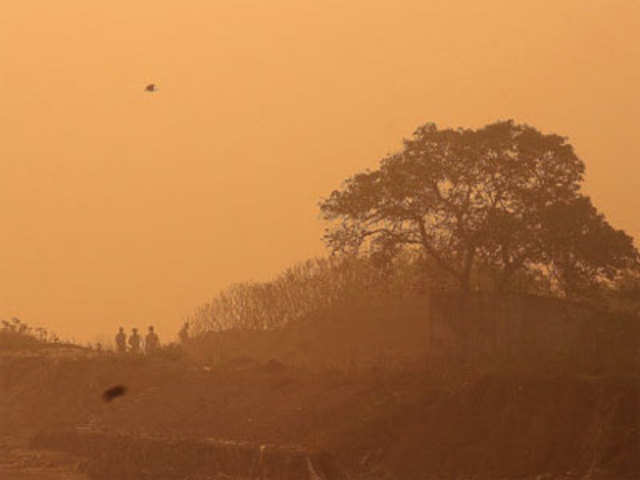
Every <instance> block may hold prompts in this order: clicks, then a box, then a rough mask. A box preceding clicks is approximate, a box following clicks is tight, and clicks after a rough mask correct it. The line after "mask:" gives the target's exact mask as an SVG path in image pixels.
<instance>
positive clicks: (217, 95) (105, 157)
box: [0, 0, 640, 341]
mask: <svg viewBox="0 0 640 480" xmlns="http://www.w3.org/2000/svg"><path fill="white" fill-rule="evenodd" d="M151 82H155V83H157V85H158V89H159V90H158V91H157V92H155V93H151V94H150V93H147V92H144V87H145V85H146V84H147V83H151ZM639 87H640V2H636V1H633V0H599V1H589V0H562V1H561V0H557V1H553V2H541V1H539V0H536V1H518V2H513V1H495V0H487V1H472V0H469V1H466V2H455V1H439V0H438V1H435V0H415V1H414V0H395V1H381V0H367V1H362V0H352V1H342V2H339V1H336V0H322V1H320V0H272V1H269V2H265V1H263V0H250V1H249V0H242V1H212V0H199V1H198V0H184V1H181V2H175V1H167V0H154V1H147V0H137V1H133V2H132V1H130V0H126V1H125V0H111V1H109V2H87V1H86V0H82V1H81V0H65V1H62V2H52V1H50V0H24V1H19V2H18V1H14V2H7V3H6V4H5V5H3V7H2V13H1V14H0V221H1V222H2V223H1V225H0V318H7V317H10V316H12V315H17V316H20V317H21V318H23V319H24V320H25V321H26V322H28V323H31V324H34V325H43V326H46V327H49V328H50V329H53V330H55V331H56V332H58V333H59V334H60V335H61V336H63V337H66V338H72V337H75V338H77V339H78V340H82V341H87V340H94V339H95V337H96V335H98V334H107V335H109V336H111V335H112V333H115V331H116V329H117V327H118V326H120V325H122V326H124V327H126V328H127V330H128V329H129V328H131V327H133V326H137V327H138V328H146V326H147V325H149V324H154V325H156V329H157V330H158V331H159V333H160V336H161V339H162V340H168V339H171V337H173V336H174V335H175V332H176V330H177V328H178V327H179V324H180V323H181V320H182V319H183V317H184V316H185V315H186V314H188V313H189V312H190V311H191V310H192V309H193V308H194V307H195V306H196V305H198V304H199V303H201V302H204V301H206V300H207V299H208V298H209V297H211V296H212V295H213V294H214V293H215V292H216V291H218V290H219V289H221V288H223V287H224V286H226V285H228V284H230V283H233V282H237V281H243V280H264V279H268V278H270V277H272V276H273V275H275V274H277V273H278V272H279V271H281V270H282V269H284V268H286V267H287V266H288V265H291V264H292V263H295V262H298V261H301V260H304V259H306V258H308V257H311V256H315V255H321V254H324V247H323V245H322V242H321V240H320V237H321V235H322V231H323V228H324V226H323V224H322V223H321V221H320V220H319V216H318V213H319V212H318V208H317V202H318V200H319V199H320V198H321V197H323V196H326V195H328V194H329V193H330V192H331V190H333V189H335V188H338V187H339V186H340V183H341V181H342V180H343V179H345V178H346V177H347V176H350V175H352V174H353V173H355V172H357V171H360V170H363V169H365V168H374V167H375V166H376V165H377V163H378V162H379V160H380V159H381V158H382V157H383V156H384V155H385V154H386V153H388V152H390V151H394V150H396V149H398V148H399V146H400V143H401V140H402V138H403V137H407V136H409V135H410V134H411V133H412V132H413V131H414V129H415V128H416V127H417V126H418V125H420V124H423V123H425V122H428V121H433V122H435V123H437V124H438V125H439V126H441V127H447V126H451V127H457V126H464V127H473V128H476V127H481V126H483V125H485V124H486V123H489V122H493V121H495V120H499V119H508V118H513V119H514V120H516V121H517V122H525V123H529V124H531V125H533V126H535V127H536V128H538V129H540V130H542V131H543V132H553V133H557V134H560V135H565V136H568V137H569V139H570V141H571V143H572V144H573V145H574V146H575V148H576V150H577V152H578V154H579V156H580V157H581V158H582V159H583V160H584V161H585V163H586V165H587V176H586V185H585V190H586V192H587V193H588V194H589V195H591V196H592V198H593V201H594V203H595V204H596V206H597V207H598V208H599V209H600V210H601V211H603V212H604V213H605V214H606V216H607V218H608V219H609V221H610V222H611V223H612V224H613V225H614V226H615V227H617V228H623V229H625V230H626V231H627V232H628V233H630V234H632V235H634V236H635V237H636V238H639V237H640V214H639V213H638V211H639V210H640V200H639V196H638V191H639V189H640V179H639V178H640V175H639V174H640V168H639V167H638V162H639V161H640V146H639V143H638V141H637V140H636V136H637V119H638V118H640V95H639V94H638V88H639Z"/></svg>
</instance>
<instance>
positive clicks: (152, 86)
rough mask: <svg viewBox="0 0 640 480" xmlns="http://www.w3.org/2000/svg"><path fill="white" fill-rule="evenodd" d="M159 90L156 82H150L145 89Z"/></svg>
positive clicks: (146, 90)
mask: <svg viewBox="0 0 640 480" xmlns="http://www.w3.org/2000/svg"><path fill="white" fill-rule="evenodd" d="M157 90H158V88H157V87H156V84H155V83H150V84H149V85H147V86H146V87H145V88H144V91H145V92H155V91H157Z"/></svg>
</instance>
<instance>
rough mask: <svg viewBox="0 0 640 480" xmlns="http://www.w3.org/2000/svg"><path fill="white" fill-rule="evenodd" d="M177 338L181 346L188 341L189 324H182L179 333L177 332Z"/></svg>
mask: <svg viewBox="0 0 640 480" xmlns="http://www.w3.org/2000/svg"><path fill="white" fill-rule="evenodd" d="M178 338H180V343H182V344H183V345H184V344H185V343H187V341H189V322H184V325H183V326H182V328H181V329H180V332H178Z"/></svg>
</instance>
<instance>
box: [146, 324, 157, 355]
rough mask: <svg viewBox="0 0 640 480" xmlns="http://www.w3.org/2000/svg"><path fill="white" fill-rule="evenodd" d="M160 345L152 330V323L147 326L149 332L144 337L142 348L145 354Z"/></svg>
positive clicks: (153, 350)
mask: <svg viewBox="0 0 640 480" xmlns="http://www.w3.org/2000/svg"><path fill="white" fill-rule="evenodd" d="M159 346H160V339H159V338H158V335H156V332H154V331H153V325H152V326H150V327H149V333H147V336H146V337H145V339H144V349H145V352H146V353H147V354H150V353H153V352H155V351H156V350H157V349H158V347H159Z"/></svg>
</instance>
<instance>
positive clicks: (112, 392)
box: [102, 385, 127, 402]
mask: <svg viewBox="0 0 640 480" xmlns="http://www.w3.org/2000/svg"><path fill="white" fill-rule="evenodd" d="M125 393H127V387H125V386H124V385H116V386H115V387H111V388H110V389H108V390H105V391H104V393H103V394H102V399H103V400H104V401H105V402H110V401H111V400H113V399H114V398H116V397H120V396H122V395H124V394H125Z"/></svg>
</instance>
